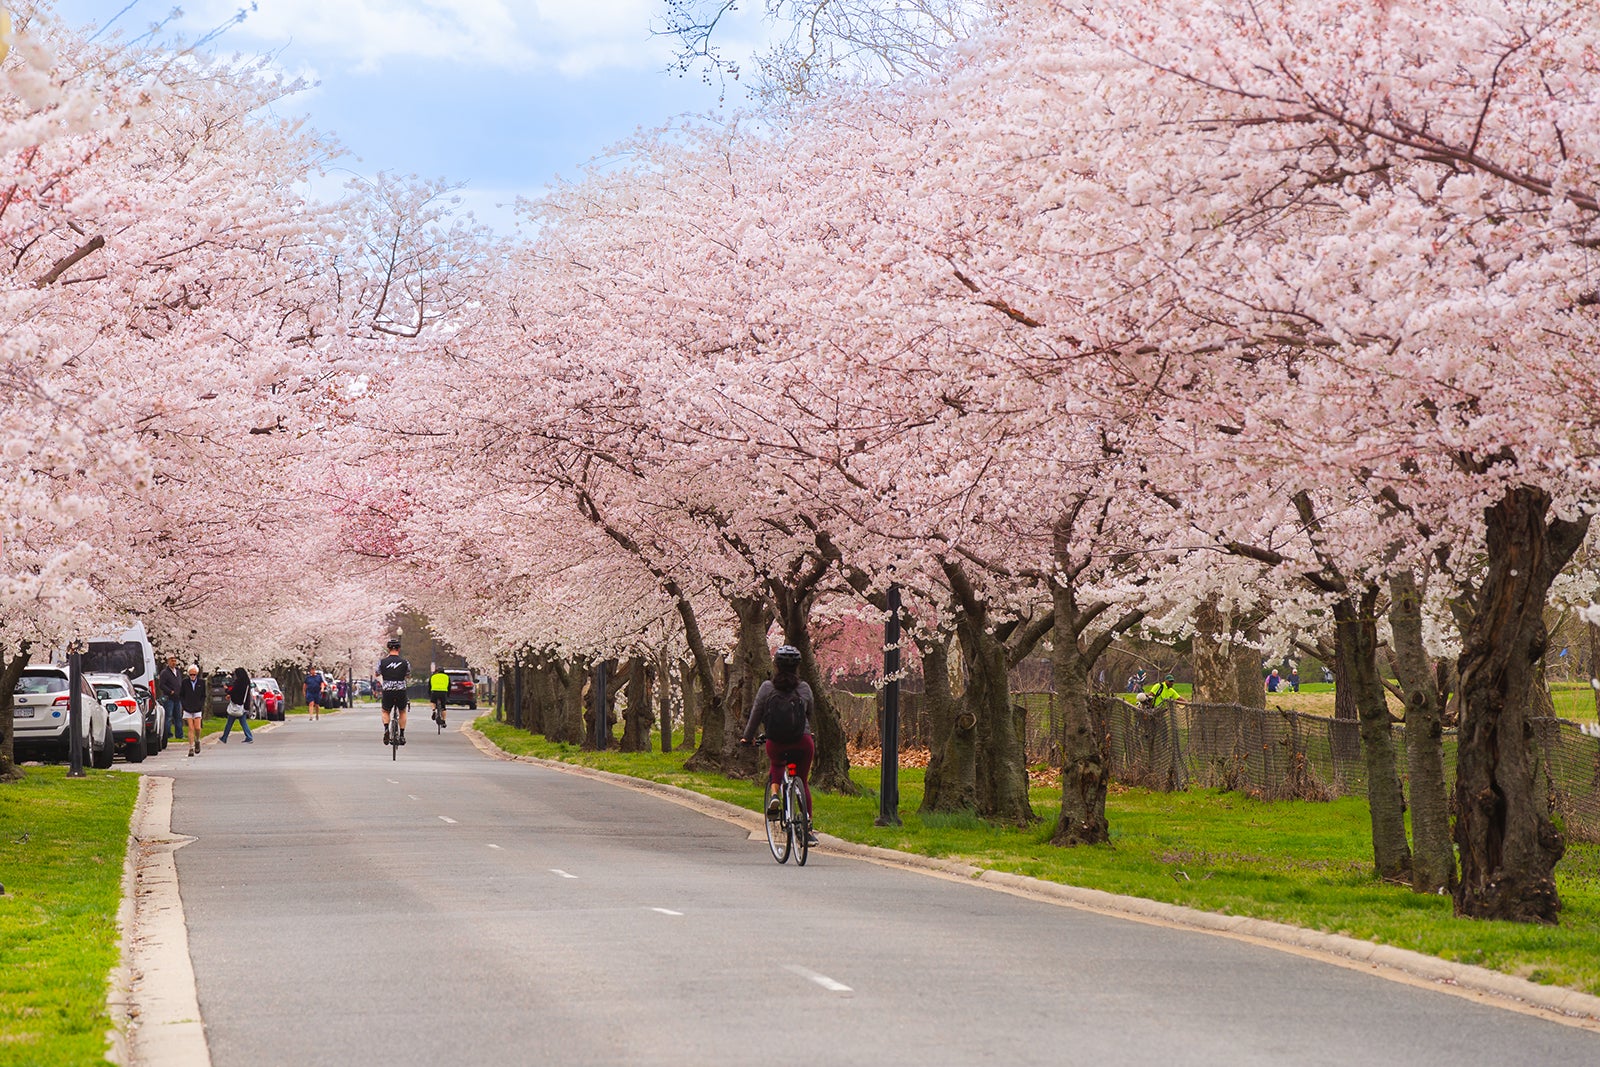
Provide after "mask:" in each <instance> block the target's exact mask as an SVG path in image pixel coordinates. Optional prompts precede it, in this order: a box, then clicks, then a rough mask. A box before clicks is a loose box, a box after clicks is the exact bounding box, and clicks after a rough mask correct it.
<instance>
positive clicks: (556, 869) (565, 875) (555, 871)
mask: <svg viewBox="0 0 1600 1067" xmlns="http://www.w3.org/2000/svg"><path fill="white" fill-rule="evenodd" d="M550 873H551V874H559V875H560V876H561V877H563V878H576V877H578V876H577V875H575V874H568V873H567V872H566V871H563V870H562V869H561V868H560V867H551V868H550Z"/></svg>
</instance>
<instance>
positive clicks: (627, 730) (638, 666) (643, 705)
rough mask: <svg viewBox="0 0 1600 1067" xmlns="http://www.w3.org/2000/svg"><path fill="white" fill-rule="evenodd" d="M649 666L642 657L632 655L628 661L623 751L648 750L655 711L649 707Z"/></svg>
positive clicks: (623, 715) (623, 721)
mask: <svg viewBox="0 0 1600 1067" xmlns="http://www.w3.org/2000/svg"><path fill="white" fill-rule="evenodd" d="M650 673H651V672H650V666H649V661H648V660H645V659H644V658H643V657H640V656H634V657H633V658H632V659H630V660H629V661H628V683H627V697H628V706H627V708H626V710H624V711H623V713H622V744H621V746H620V748H621V750H622V751H623V752H649V751H650V727H652V726H654V725H655V721H656V716H655V712H654V711H652V710H651V707H650V688H651V685H650V683H651V678H650Z"/></svg>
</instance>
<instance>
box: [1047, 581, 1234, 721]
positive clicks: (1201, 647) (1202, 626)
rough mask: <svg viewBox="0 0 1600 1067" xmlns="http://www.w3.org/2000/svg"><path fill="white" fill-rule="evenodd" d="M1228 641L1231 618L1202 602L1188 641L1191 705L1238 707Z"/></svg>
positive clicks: (1210, 603)
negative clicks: (1192, 685) (1191, 688)
mask: <svg viewBox="0 0 1600 1067" xmlns="http://www.w3.org/2000/svg"><path fill="white" fill-rule="evenodd" d="M1232 637H1233V620H1232V618H1231V616H1229V615H1227V614H1225V613H1224V612H1223V611H1222V609H1221V607H1220V606H1218V603H1217V600H1216V599H1215V598H1212V599H1209V600H1206V601H1205V602H1203V603H1202V604H1201V605H1200V607H1199V608H1198V609H1197V610H1196V611H1195V615H1194V637H1193V638H1192V640H1191V641H1190V655H1189V659H1190V662H1191V663H1193V664H1194V699H1195V703H1197V704H1237V703H1239V668H1238V665H1237V664H1236V663H1235V662H1234V647H1233V640H1232ZM1252 651H1253V650H1252ZM1057 692H1058V693H1059V692H1060V690H1059V689H1057Z"/></svg>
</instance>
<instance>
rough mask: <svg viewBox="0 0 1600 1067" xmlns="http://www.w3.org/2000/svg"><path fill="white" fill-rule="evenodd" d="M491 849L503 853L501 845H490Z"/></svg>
mask: <svg viewBox="0 0 1600 1067" xmlns="http://www.w3.org/2000/svg"><path fill="white" fill-rule="evenodd" d="M489 847H490V848H492V849H494V850H495V851H496V852H500V851H502V850H501V848H500V846H499V845H490V846H489Z"/></svg>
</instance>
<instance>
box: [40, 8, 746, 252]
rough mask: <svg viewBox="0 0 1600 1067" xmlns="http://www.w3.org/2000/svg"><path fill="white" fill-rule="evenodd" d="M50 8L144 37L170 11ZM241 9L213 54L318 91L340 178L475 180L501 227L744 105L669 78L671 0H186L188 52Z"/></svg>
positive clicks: (311, 106)
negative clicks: (339, 153)
mask: <svg viewBox="0 0 1600 1067" xmlns="http://www.w3.org/2000/svg"><path fill="white" fill-rule="evenodd" d="M54 6H55V8H56V10H57V13H58V14H59V15H60V16H61V17H62V18H63V19H64V20H65V21H67V22H68V23H70V24H73V25H80V26H82V25H93V26H95V27H100V26H104V25H105V24H106V23H107V22H108V21H113V20H114V25H113V26H112V29H113V30H120V31H121V32H122V34H123V36H124V37H137V36H139V35H140V34H142V33H144V32H145V30H146V29H147V28H148V27H149V26H150V24H151V23H153V22H156V21H158V20H161V19H163V18H166V17H167V15H168V14H169V13H170V12H171V11H172V10H173V6H174V3H173V0H132V6H131V9H130V10H128V11H127V12H125V13H123V14H121V15H120V16H119V14H118V13H119V12H122V10H123V8H125V7H129V0H56V2H55V4H54ZM241 7H247V8H248V7H253V8H254V10H253V11H250V12H249V13H248V15H247V17H246V18H245V20H244V21H243V22H242V23H240V24H239V25H237V26H234V27H232V28H230V29H228V31H227V32H226V33H225V34H224V35H223V36H222V37H221V38H220V39H219V41H218V43H217V45H216V46H215V47H216V48H217V50H219V51H224V52H243V53H247V54H254V53H271V54H274V55H275V56H276V62H277V63H278V64H279V65H280V66H281V67H283V68H284V69H285V70H286V71H289V72H291V73H295V74H300V75H303V76H305V77H306V78H307V79H308V80H312V81H315V82H317V83H318V84H317V87H316V88H315V89H313V90H311V91H309V92H308V93H306V94H305V95H304V96H303V97H302V98H300V99H299V101H298V106H299V107H301V108H303V110H304V112H305V113H306V114H308V115H309V116H310V117H311V120H312V122H313V124H314V125H315V126H316V127H317V128H318V129H321V130H323V131H325V132H328V133H331V134H333V135H334V136H335V137H336V138H337V139H338V140H339V141H340V142H341V143H342V144H343V145H344V146H345V147H346V148H347V149H348V150H349V152H350V156H348V157H347V158H346V159H345V160H344V161H343V165H344V166H346V167H348V168H350V169H351V170H353V171H356V172H357V173H361V174H371V173H375V172H377V171H380V170H386V171H394V172H400V173H415V174H419V175H422V176H423V177H429V178H432V177H444V178H449V179H451V180H454V181H462V182H465V183H466V188H465V189H464V190H463V194H462V195H463V197H464V199H465V200H466V203H467V205H468V206H469V207H470V208H471V210H472V211H473V212H474V213H475V214H476V215H477V216H478V217H479V218H480V219H481V220H483V221H485V222H487V223H489V224H491V225H493V226H495V227H496V228H497V229H501V230H509V229H510V228H511V227H512V225H513V215H512V212H511V210H510V204H511V202H512V201H513V200H514V199H515V198H516V197H517V196H518V195H523V196H532V195H537V194H538V192H539V191H540V190H541V189H542V188H544V187H545V185H547V184H548V183H549V182H550V181H551V180H552V179H553V178H555V177H556V176H557V175H562V176H566V177H571V176H574V175H576V173H577V172H578V169H579V168H580V167H581V165H582V164H583V163H584V162H585V161H586V160H588V159H590V158H593V157H594V156H596V155H598V154H600V153H602V152H603V151H604V150H605V148H606V146H608V145H610V144H613V143H615V142H617V141H618V140H621V139H622V138H624V137H626V136H628V135H629V134H631V133H632V132H633V131H634V130H635V129H636V128H638V127H640V126H644V127H653V126H657V125H660V124H661V123H663V122H665V121H667V120H669V119H671V118H672V117H673V116H676V115H680V114H683V113H685V112H702V111H708V110H714V109H717V108H718V107H719V106H726V107H733V106H737V104H738V103H740V102H741V101H742V98H740V97H738V96H737V95H736V94H737V93H738V88H737V86H730V87H729V89H728V100H727V103H726V104H719V99H718V98H719V95H720V91H721V90H720V87H717V86H707V85H706V84H704V83H703V81H702V80H701V79H700V78H699V76H698V75H695V74H690V75H687V76H684V75H679V74H676V73H671V72H668V71H667V70H666V67H667V65H668V63H669V61H670V59H671V48H670V45H669V43H668V42H667V40H666V39H664V38H660V37H652V35H651V30H652V28H654V29H660V28H661V26H662V22H663V19H662V16H663V12H664V10H665V5H664V3H663V2H662V0H255V2H254V4H251V3H250V0H188V2H187V3H185V4H184V5H183V11H184V14H183V15H182V17H181V18H179V19H178V20H176V22H175V23H174V25H175V26H176V27H177V29H178V30H179V31H180V32H181V33H183V34H184V35H185V36H186V37H189V38H191V39H192V38H194V37H198V36H200V35H201V34H203V33H205V32H207V31H209V30H211V29H212V28H214V27H216V26H218V25H221V24H223V23H224V22H226V21H227V20H228V18H229V17H230V16H231V15H232V14H233V13H235V12H237V11H238V10H239V9H240V8H241ZM747 25H749V24H748V23H747ZM734 29H735V30H738V29H739V27H735V28H734ZM291 106H293V105H291Z"/></svg>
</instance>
